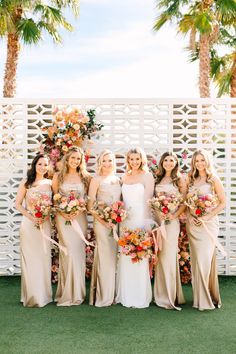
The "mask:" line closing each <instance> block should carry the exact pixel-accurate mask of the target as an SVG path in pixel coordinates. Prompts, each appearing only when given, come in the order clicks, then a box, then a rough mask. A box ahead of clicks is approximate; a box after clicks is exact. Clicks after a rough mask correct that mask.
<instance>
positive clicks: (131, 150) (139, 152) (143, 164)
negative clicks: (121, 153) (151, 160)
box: [126, 147, 148, 173]
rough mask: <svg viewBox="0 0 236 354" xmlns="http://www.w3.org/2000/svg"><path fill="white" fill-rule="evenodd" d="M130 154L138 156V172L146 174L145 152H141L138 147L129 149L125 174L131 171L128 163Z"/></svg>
mask: <svg viewBox="0 0 236 354" xmlns="http://www.w3.org/2000/svg"><path fill="white" fill-rule="evenodd" d="M131 154H139V156H140V158H141V164H140V166H139V170H141V171H145V172H148V165H147V156H146V154H145V152H144V151H143V149H141V148H140V147H136V148H133V149H130V150H129V151H128V152H127V154H126V171H127V173H130V172H131V171H132V168H131V166H130V163H129V158H130V155H131Z"/></svg>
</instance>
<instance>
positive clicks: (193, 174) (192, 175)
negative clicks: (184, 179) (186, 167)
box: [189, 149, 214, 185]
mask: <svg viewBox="0 0 236 354" xmlns="http://www.w3.org/2000/svg"><path fill="white" fill-rule="evenodd" d="M198 155H202V156H203V158H204V160H205V161H206V176H207V178H206V181H207V182H208V183H211V184H213V178H214V168H213V165H212V161H211V159H210V156H209V153H208V152H207V151H206V150H204V149H199V150H196V151H195V152H194V153H193V156H192V159H191V166H190V171H189V183H190V185H193V183H194V181H195V180H196V178H197V177H199V171H198V169H197V168H196V158H197V156H198Z"/></svg>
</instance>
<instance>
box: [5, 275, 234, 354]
mask: <svg viewBox="0 0 236 354" xmlns="http://www.w3.org/2000/svg"><path fill="white" fill-rule="evenodd" d="M220 288H221V296H222V302H223V306H222V308H221V309H216V310H215V311H204V312H200V311H197V310H196V309H193V308H192V307H191V305H192V303H191V301H192V292H191V287H190V286H184V293H185V296H186V300H187V304H186V305H184V306H183V310H182V311H181V312H178V311H174V310H164V309H160V308H158V307H157V306H155V305H154V304H152V305H151V306H150V307H149V308H148V309H127V308H124V307H122V306H121V305H114V306H111V307H108V308H95V307H91V306H89V305H88V301H86V303H85V304H83V305H81V306H73V307H59V308H58V307H56V305H55V304H54V303H52V304H50V305H48V306H46V307H44V308H24V307H23V306H22V305H21V304H20V303H19V294H20V278H19V277H0V326H1V330H0V353H1V354H10V353H17V354H23V353H25V354H33V353H37V354H54V353H55V354H62V353H63V354H64V353H65V354H67V353H69V354H70V353H71V354H73V353H79V354H80V353H81V354H83V353H95V354H97V353H98V354H99V353H117V354H118V353H119V354H122V353H127V354H133V353H134V354H136V353H137V354H138V353H161V354H162V353H163V354H178V353H181V354H185V353H186V354H187V353H188V354H195V353H199V354H204V353H206V354H218V353H220V354H228V353H230V354H231V353H232V354H235V353H236V277H220Z"/></svg>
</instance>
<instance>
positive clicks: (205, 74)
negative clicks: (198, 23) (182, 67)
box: [199, 34, 210, 98]
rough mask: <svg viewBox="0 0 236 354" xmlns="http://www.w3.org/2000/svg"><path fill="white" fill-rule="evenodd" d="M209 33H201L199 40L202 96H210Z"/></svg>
mask: <svg viewBox="0 0 236 354" xmlns="http://www.w3.org/2000/svg"><path fill="white" fill-rule="evenodd" d="M209 42H210V41H209V35H208V34H201V35H200V40H199V91H200V97H201V98H204V97H210V54H209V52H210V43H209Z"/></svg>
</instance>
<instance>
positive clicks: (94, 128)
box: [41, 107, 103, 165]
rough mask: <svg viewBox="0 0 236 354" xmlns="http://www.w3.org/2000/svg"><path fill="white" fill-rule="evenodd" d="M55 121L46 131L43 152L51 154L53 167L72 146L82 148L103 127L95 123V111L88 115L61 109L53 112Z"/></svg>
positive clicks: (42, 146)
mask: <svg viewBox="0 0 236 354" xmlns="http://www.w3.org/2000/svg"><path fill="white" fill-rule="evenodd" d="M53 115H54V121H53V124H52V125H51V126H49V127H48V128H45V129H44V139H43V141H42V144H41V150H42V151H43V152H45V153H47V154H49V157H50V160H51V161H52V163H53V165H55V164H56V162H57V161H58V160H60V159H61V158H62V157H63V155H64V154H65V153H67V151H68V150H69V148H70V147H71V146H74V145H75V146H80V147H81V146H82V143H83V141H85V140H91V138H92V137H93V136H94V135H96V134H97V133H98V132H99V131H100V130H101V129H102V127H103V125H102V124H101V123H98V122H96V121H95V110H93V109H91V110H89V111H87V112H86V113H85V112H83V111H82V110H80V109H78V108H67V109H65V108H64V109H59V108H57V107H56V109H55V111H54V112H53Z"/></svg>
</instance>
